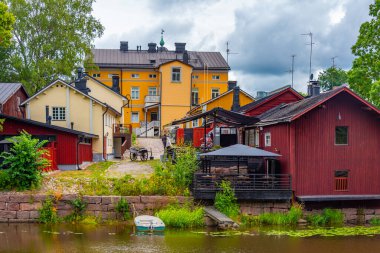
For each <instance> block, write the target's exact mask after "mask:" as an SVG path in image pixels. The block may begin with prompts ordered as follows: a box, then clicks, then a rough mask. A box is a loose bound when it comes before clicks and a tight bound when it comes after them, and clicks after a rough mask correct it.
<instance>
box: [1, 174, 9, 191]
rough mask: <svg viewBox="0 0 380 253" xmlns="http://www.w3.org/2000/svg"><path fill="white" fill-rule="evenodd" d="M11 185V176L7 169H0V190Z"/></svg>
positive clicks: (6, 188)
mask: <svg viewBox="0 0 380 253" xmlns="http://www.w3.org/2000/svg"><path fill="white" fill-rule="evenodd" d="M10 186H11V178H10V176H9V170H0V190H9V189H10Z"/></svg>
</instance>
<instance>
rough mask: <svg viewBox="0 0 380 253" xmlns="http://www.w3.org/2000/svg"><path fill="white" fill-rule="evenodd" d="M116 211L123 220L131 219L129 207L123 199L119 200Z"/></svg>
mask: <svg viewBox="0 0 380 253" xmlns="http://www.w3.org/2000/svg"><path fill="white" fill-rule="evenodd" d="M115 209H116V211H117V212H118V213H120V214H121V215H122V217H123V219H124V220H128V219H130V218H131V215H130V213H129V205H128V202H127V201H126V200H125V198H121V199H120V200H119V201H118V202H117V204H116V208H115Z"/></svg>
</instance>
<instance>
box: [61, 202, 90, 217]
mask: <svg viewBox="0 0 380 253" xmlns="http://www.w3.org/2000/svg"><path fill="white" fill-rule="evenodd" d="M69 203H70V205H71V207H72V208H73V213H72V214H69V215H68V216H66V217H65V219H66V220H67V221H70V222H78V221H81V220H83V219H84V211H85V210H86V207H87V203H86V202H84V201H83V199H82V198H76V199H74V200H71V201H70V202H69Z"/></svg>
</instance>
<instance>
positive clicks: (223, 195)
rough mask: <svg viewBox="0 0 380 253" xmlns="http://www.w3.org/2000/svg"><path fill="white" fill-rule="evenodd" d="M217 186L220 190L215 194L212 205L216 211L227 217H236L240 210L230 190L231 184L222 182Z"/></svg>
mask: <svg viewBox="0 0 380 253" xmlns="http://www.w3.org/2000/svg"><path fill="white" fill-rule="evenodd" d="M219 186H220V188H221V189H222V190H221V191H219V192H217V193H216V196H215V203H214V205H215V207H216V209H218V210H219V211H220V212H222V213H224V214H225V215H227V216H229V217H236V216H237V215H238V214H239V211H240V208H239V205H238V204H237V199H236V197H235V193H234V191H233V189H232V188H231V183H230V182H229V181H222V182H221V183H220V185H219Z"/></svg>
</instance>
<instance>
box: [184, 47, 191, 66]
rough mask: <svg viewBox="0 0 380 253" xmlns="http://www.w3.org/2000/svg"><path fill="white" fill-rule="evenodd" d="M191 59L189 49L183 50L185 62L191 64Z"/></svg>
mask: <svg viewBox="0 0 380 253" xmlns="http://www.w3.org/2000/svg"><path fill="white" fill-rule="evenodd" d="M189 59H190V57H189V54H188V53H187V50H185V52H183V62H184V63H186V64H189Z"/></svg>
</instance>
